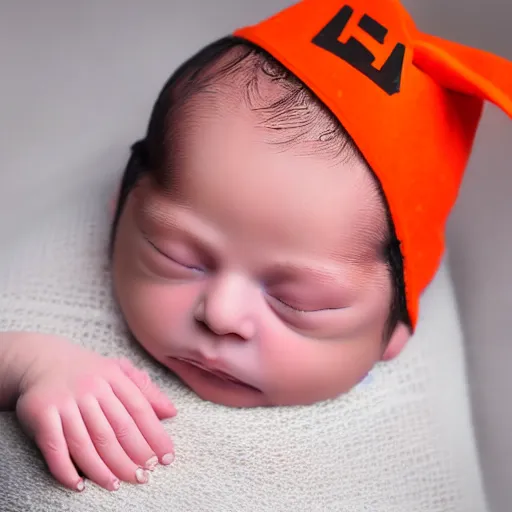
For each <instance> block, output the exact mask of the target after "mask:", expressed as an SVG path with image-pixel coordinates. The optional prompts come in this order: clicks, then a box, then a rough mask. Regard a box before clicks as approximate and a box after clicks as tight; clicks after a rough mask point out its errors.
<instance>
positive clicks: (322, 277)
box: [268, 262, 349, 285]
mask: <svg viewBox="0 0 512 512" xmlns="http://www.w3.org/2000/svg"><path fill="white" fill-rule="evenodd" d="M348 272H349V269H342V268H341V267H339V266H338V267H332V266H330V265H322V266H315V265H311V264H307V263H299V262H297V263H293V262H286V263H278V264H275V265H273V266H272V267H271V268H270V269H269V271H268V275H269V276H270V280H271V281H273V282H283V281H315V282H317V283H319V284H336V285H342V284H343V285H346V284H347V279H346V277H347V273H348Z"/></svg>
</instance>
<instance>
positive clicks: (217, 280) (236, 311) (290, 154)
mask: <svg viewBox="0 0 512 512" xmlns="http://www.w3.org/2000/svg"><path fill="white" fill-rule="evenodd" d="M183 129H184V130H186V133H185V134H184V135H182V136H180V139H181V142H180V145H179V148H177V150H176V151H177V154H179V157H177V158H176V159H175V169H174V170H173V175H174V179H173V180H172V185H170V186H169V187H167V189H166V190H163V189H162V187H161V186H158V185H157V184H156V183H155V181H154V180H153V179H152V178H150V177H149V176H146V177H144V178H142V180H141V181H140V183H139V184H138V186H137V187H136V188H135V189H134V190H133V191H132V192H131V194H130V196H129V198H128V201H127V203H126V207H125V209H124V211H123V214H122V216H121V219H120V223H119V227H118V233H117V237H116V241H115V248H114V259H113V276H114V285H115V291H116V294H117V298H118V301H119V304H120V307H121V310H122V312H123V314H124V316H125V318H126V321H127V324H128V326H129V328H130V329H131V331H132V332H133V334H134V336H135V337H136V339H137V340H138V341H139V343H141V345H142V346H143V347H144V348H145V349H146V350H147V351H148V352H149V353H150V354H151V355H152V356H153V357H154V358H155V359H157V360H158V361H160V362H161V363H162V364H163V365H165V366H167V367H168V368H169V369H170V370H172V371H173V372H174V373H175V374H176V375H177V376H178V377H179V378H180V379H181V380H182V381H183V382H185V383H186V384H187V385H188V386H189V387H190V388H191V389H192V390H193V391H195V392H196V393H197V394H198V395H199V396H200V397H202V398H204V399H206V400H209V401H212V402H216V403H219V404H224V405H228V406H235V407H251V406H268V405H294V404H310V403H313V402H317V401H321V400H325V399H329V398H333V397H336V396H337V395H339V394H341V393H344V392H346V391H348V390H350V389H351V388H352V387H353V386H354V385H355V384H357V383H358V382H359V381H360V380H361V379H362V378H363V377H364V376H365V374H366V373H367V372H368V371H369V370H370V369H371V368H372V366H373V365H374V364H375V363H376V362H377V361H379V360H380V359H382V358H389V357H391V356H393V355H395V354H396V352H397V351H398V349H399V345H400V342H397V341H396V339H394V338H392V340H391V342H390V343H388V344H386V343H385V341H387V340H384V336H385V334H384V333H385V330H386V323H387V319H388V315H389V311H390V301H391V295H392V286H391V279H390V274H389V269H388V267H387V264H386V262H385V260H384V258H383V255H382V251H381V248H382V247H381V246H382V241H383V239H384V236H385V233H386V229H387V228H386V217H385V209H384V206H383V205H382V202H381V199H380V196H379V195H378V193H377V191H376V187H375V184H374V183H373V181H372V177H371V175H370V173H369V171H368V169H367V167H366V165H365V164H364V162H362V161H361V160H360V159H359V158H357V157H355V156H354V158H351V159H345V160H344V161H342V159H340V160H339V161H336V162H334V161H333V160H332V159H329V158H327V157H325V156H321V155H320V154H319V153H317V152H315V148H314V147H313V146H312V147H311V148H309V149H310V150H311V151H307V152H304V151H293V150H283V149H282V148H279V147H276V146H272V145H271V144H268V143H267V142H266V141H265V140H264V139H265V137H264V136H263V134H262V132H261V130H259V129H258V126H257V125H256V123H255V122H254V118H253V116H252V114H251V113H249V112H247V111H246V110H245V109H244V108H243V107H240V108H234V109H225V110H224V111H222V110H221V109H217V110H215V112H214V113H213V114H212V115H208V114H207V113H204V112H203V115H202V116H201V118H200V119H199V120H198V122H195V123H188V124H186V125H184V127H183ZM308 155H309V156H308ZM397 343H398V344H397Z"/></svg>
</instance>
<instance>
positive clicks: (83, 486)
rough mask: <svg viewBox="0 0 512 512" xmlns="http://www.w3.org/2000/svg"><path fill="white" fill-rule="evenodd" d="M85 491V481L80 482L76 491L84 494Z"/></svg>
mask: <svg viewBox="0 0 512 512" xmlns="http://www.w3.org/2000/svg"><path fill="white" fill-rule="evenodd" d="M84 489H85V484H84V481H83V480H80V481H79V482H78V483H77V484H76V490H77V491H78V492H82V491H83V490H84Z"/></svg>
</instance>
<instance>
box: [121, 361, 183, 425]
mask: <svg viewBox="0 0 512 512" xmlns="http://www.w3.org/2000/svg"><path fill="white" fill-rule="evenodd" d="M119 367H120V368H121V370H123V372H124V373H125V375H127V376H128V377H129V378H130V379H131V380H132V382H133V383H134V384H135V385H136V386H137V387H138V388H139V389H140V391H141V392H142V394H143V395H144V396H145V397H146V398H147V399H148V400H149V402H150V403H151V407H153V409H154V411H155V413H156V415H157V416H158V417H159V418H160V419H161V420H163V419H166V418H172V417H173V416H176V407H174V404H173V403H172V402H171V401H170V400H169V398H168V397H167V396H166V395H165V393H163V392H162V390H161V389H160V388H159V387H158V386H157V385H156V384H155V383H154V382H153V381H152V380H151V379H150V378H149V375H148V374H147V373H146V372H143V371H141V370H139V369H138V368H136V367H135V366H133V365H132V363H131V362H130V361H128V359H121V360H119Z"/></svg>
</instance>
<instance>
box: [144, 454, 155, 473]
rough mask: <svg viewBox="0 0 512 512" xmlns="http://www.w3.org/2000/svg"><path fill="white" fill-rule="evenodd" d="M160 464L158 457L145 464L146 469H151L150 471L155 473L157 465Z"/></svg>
mask: <svg viewBox="0 0 512 512" xmlns="http://www.w3.org/2000/svg"><path fill="white" fill-rule="evenodd" d="M157 464H158V457H157V456H156V455H153V457H151V458H150V459H149V460H148V461H147V462H146V464H144V468H145V469H149V471H154V470H155V468H156V465H157Z"/></svg>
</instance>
